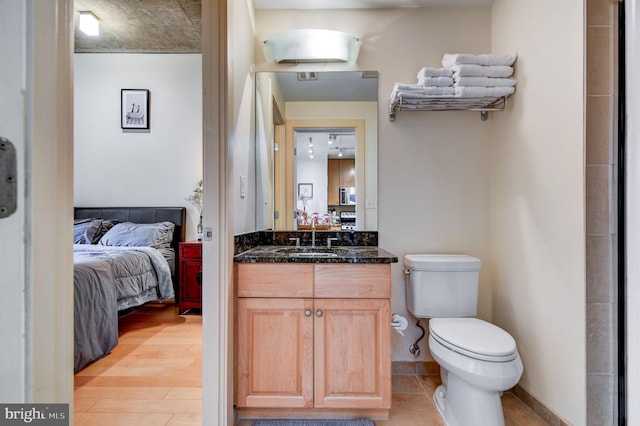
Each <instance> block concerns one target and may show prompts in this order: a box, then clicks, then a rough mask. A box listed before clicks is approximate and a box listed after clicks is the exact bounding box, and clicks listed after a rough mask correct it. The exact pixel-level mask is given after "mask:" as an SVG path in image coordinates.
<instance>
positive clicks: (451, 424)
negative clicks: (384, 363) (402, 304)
mask: <svg viewBox="0 0 640 426" xmlns="http://www.w3.org/2000/svg"><path fill="white" fill-rule="evenodd" d="M404 265H405V268H406V269H405V277H406V290H407V308H408V309H409V312H411V314H413V315H414V316H415V317H416V318H430V320H429V350H430V351H431V355H432V356H433V358H434V359H435V360H436V362H437V363H438V364H439V365H440V375H441V377H442V385H440V386H438V388H437V389H436V391H435V393H434V400H435V402H436V406H437V407H438V411H439V412H440V416H442V418H443V419H444V421H445V423H446V424H447V426H478V425H481V426H503V425H504V415H503V413H502V404H501V402H500V395H501V393H502V391H505V390H507V389H510V388H511V387H513V386H514V385H515V384H516V383H518V380H520V376H521V375H522V371H523V366H522V361H521V360H520V355H519V354H518V351H517V348H516V342H515V341H514V340H513V337H511V336H510V335H509V333H507V332H506V331H504V330H502V329H501V328H499V327H496V326H495V325H493V324H490V323H488V322H486V321H483V320H481V319H478V318H474V317H475V315H476V313H477V303H478V275H479V271H480V266H481V262H480V259H477V258H475V257H472V256H467V255H451V254H409V255H406V256H405V257H404Z"/></svg>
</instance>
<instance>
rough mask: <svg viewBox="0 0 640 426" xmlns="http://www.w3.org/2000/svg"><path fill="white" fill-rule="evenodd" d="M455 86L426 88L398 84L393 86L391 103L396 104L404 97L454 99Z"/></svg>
mask: <svg viewBox="0 0 640 426" xmlns="http://www.w3.org/2000/svg"><path fill="white" fill-rule="evenodd" d="M455 90H456V89H455V88H454V87H453V86H445V87H443V86H424V85H422V84H405V83H396V84H394V85H393V91H392V92H391V96H390V101H391V103H396V102H397V101H398V100H399V98H400V97H401V96H402V97H404V98H428V97H432V98H438V97H453V96H454V95H455Z"/></svg>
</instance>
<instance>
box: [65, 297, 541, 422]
mask: <svg viewBox="0 0 640 426" xmlns="http://www.w3.org/2000/svg"><path fill="white" fill-rule="evenodd" d="M201 336H202V317H201V316H198V315H177V311H176V309H175V307H174V306H173V305H169V304H162V305H160V304H158V305H154V304H151V305H147V306H145V307H143V308H141V309H139V310H138V311H136V312H133V313H131V314H128V315H126V316H124V317H122V318H121V319H120V340H119V343H118V346H116V348H114V350H113V351H112V352H111V353H110V354H109V355H107V356H106V357H105V358H103V359H101V360H98V361H96V362H95V363H93V364H91V365H89V366H88V367H87V368H85V369H84V370H82V371H80V372H79V373H78V374H76V376H75V392H74V398H75V401H74V425H76V426H84V425H91V426H107V425H108V426H125V425H132V426H133V425H135V426H147V425H148V426H156V425H158V426H160V425H166V426H177V425H194V426H195V425H201V424H202V418H201V410H202V408H201V406H202V379H201V371H202V341H201ZM439 384H440V378H439V376H437V375H435V376H433V375H432V376H394V377H393V388H392V389H393V400H392V408H391V414H390V418H389V420H388V421H377V422H376V425H378V426H414V425H415V426H418V425H420V426H423V425H425V426H428V425H434V426H444V423H443V422H442V420H441V419H440V417H439V415H438V412H437V410H436V408H435V405H434V402H433V391H434V390H435V388H436V387H437V386H438V385H439ZM502 405H503V409H504V413H505V424H506V426H525V425H526V426H539V425H540V426H543V425H547V423H545V422H544V421H543V420H542V419H541V418H540V417H538V416H537V415H536V414H535V413H534V412H533V411H532V410H531V409H529V408H528V407H527V406H526V405H524V404H523V403H522V402H521V401H520V400H519V399H518V398H516V397H515V396H514V395H513V394H512V393H510V392H507V393H505V394H504V396H503V398H502ZM251 423H252V421H250V420H241V421H238V422H237V425H238V426H250V425H251Z"/></svg>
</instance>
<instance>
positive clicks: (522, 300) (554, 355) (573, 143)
mask: <svg viewBox="0 0 640 426" xmlns="http://www.w3.org/2000/svg"><path fill="white" fill-rule="evenodd" d="M583 13H584V6H583V1H582V0H570V1H564V2H557V1H553V0H543V1H538V2H531V1H527V0H497V1H496V3H495V4H494V6H493V18H492V50H493V51H496V52H501V51H518V52H519V59H518V62H517V67H516V78H517V79H518V88H517V90H516V94H515V95H514V96H513V97H512V102H511V107H510V108H509V110H508V111H507V112H505V113H502V114H495V115H494V117H492V118H493V120H494V123H493V124H494V137H493V141H492V144H491V265H487V266H489V267H490V268H491V269H492V273H493V279H494V287H493V301H494V307H493V319H494V322H495V323H496V324H498V325H499V326H501V327H503V328H505V329H506V330H508V331H509V332H510V333H511V334H512V335H513V336H514V338H515V339H516V341H517V343H518V348H519V351H520V355H521V357H522V360H523V363H524V374H523V377H522V379H521V381H520V386H521V387H522V388H524V389H525V390H526V391H527V392H529V393H530V394H531V395H533V396H534V397H536V398H537V399H538V400H540V401H541V402H542V403H543V404H545V405H546V406H547V407H549V408H551V409H552V410H554V411H555V412H556V413H557V414H559V415H560V416H562V417H564V418H566V419H567V420H569V421H570V422H572V423H573V424H576V425H583V424H586V418H585V412H586V407H585V395H586V389H585V195H584V178H585V168H584V138H585V135H584V109H585V97H584V84H585V82H584V76H583V69H584V22H583Z"/></svg>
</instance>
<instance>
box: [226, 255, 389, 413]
mask: <svg viewBox="0 0 640 426" xmlns="http://www.w3.org/2000/svg"><path fill="white" fill-rule="evenodd" d="M390 273H391V268H390V265H389V264H350V263H281V264H278V263H275V264H274V263H239V264H236V330H235V335H236V346H235V351H236V352H235V359H236V394H235V397H236V406H237V407H238V411H239V417H240V418H243V417H244V418H251V417H263V418H264V417H282V416H286V417H289V416H292V415H302V416H311V415H313V416H315V417H323V416H325V415H326V416H327V417H354V416H361V417H370V418H378V419H384V418H388V411H389V409H390V407H391V347H390V346H391V335H390V324H389V322H390V317H391V313H390V297H391V276H390Z"/></svg>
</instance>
